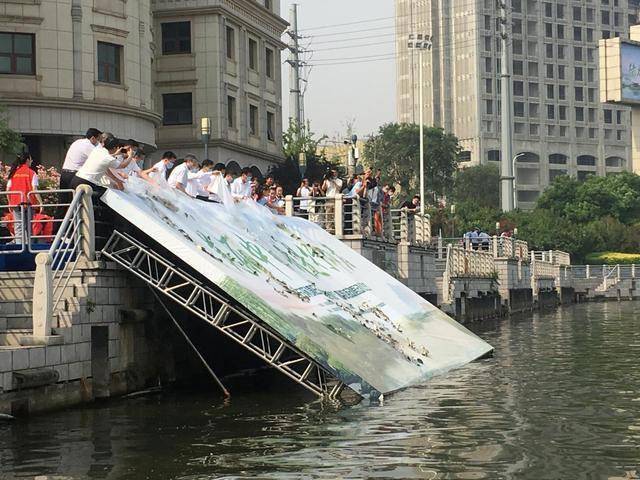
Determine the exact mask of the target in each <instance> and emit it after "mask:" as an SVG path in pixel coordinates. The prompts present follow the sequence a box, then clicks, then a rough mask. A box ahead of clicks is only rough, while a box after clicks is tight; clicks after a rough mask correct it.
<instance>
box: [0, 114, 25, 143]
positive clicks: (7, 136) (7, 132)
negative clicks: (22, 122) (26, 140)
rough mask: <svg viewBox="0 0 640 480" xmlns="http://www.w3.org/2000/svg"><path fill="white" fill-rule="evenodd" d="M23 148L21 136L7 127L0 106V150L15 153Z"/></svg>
mask: <svg viewBox="0 0 640 480" xmlns="http://www.w3.org/2000/svg"><path fill="white" fill-rule="evenodd" d="M23 148H24V144H23V143H22V137H21V136H20V134H19V133H18V132H16V131H15V130H13V129H11V128H10V127H9V120H8V118H7V117H6V115H5V109H4V107H2V106H0V152H3V153H8V154H11V155H15V154H17V153H19V152H20V151H22V149H23Z"/></svg>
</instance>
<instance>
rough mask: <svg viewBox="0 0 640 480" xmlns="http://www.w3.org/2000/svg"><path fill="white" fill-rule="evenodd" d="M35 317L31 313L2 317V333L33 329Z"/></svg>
mask: <svg viewBox="0 0 640 480" xmlns="http://www.w3.org/2000/svg"><path fill="white" fill-rule="evenodd" d="M32 325H33V315H32V314H31V313H13V314H6V315H1V316H0V331H2V330H15V329H20V328H31V327H32Z"/></svg>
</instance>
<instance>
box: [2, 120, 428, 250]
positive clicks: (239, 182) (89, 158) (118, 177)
mask: <svg viewBox="0 0 640 480" xmlns="http://www.w3.org/2000/svg"><path fill="white" fill-rule="evenodd" d="M144 159H145V153H144V150H143V149H142V148H141V146H140V144H139V143H138V142H137V141H135V140H133V139H129V140H121V139H118V138H116V137H115V136H114V135H112V134H110V133H103V132H101V131H100V130H98V129H96V128H89V129H88V130H87V132H86V134H85V136H84V138H80V139H78V140H76V141H74V142H73V143H72V144H71V146H70V147H69V149H68V151H67V153H66V156H65V159H64V163H63V166H62V171H61V173H60V189H61V190H75V189H76V187H78V186H79V185H89V186H91V188H92V189H93V190H94V191H95V192H97V193H103V192H104V191H105V190H106V189H107V188H112V189H116V190H122V189H124V186H125V183H126V182H127V181H128V180H129V179H130V178H131V177H138V178H140V179H142V180H145V181H148V182H152V183H156V184H160V183H162V184H164V182H166V183H167V184H168V185H169V187H171V188H173V189H175V190H178V191H180V192H183V193H184V194H186V195H189V196H190V197H193V198H194V199H197V200H201V201H205V202H222V201H223V199H222V198H221V194H224V195H225V196H226V192H228V193H229V195H230V198H232V199H233V200H235V201H237V202H239V201H243V200H249V199H251V200H254V201H256V202H257V203H258V204H260V205H263V206H265V207H267V208H269V209H270V210H271V211H272V212H273V213H276V214H284V213H285V191H284V188H283V187H282V185H279V184H278V183H277V182H276V179H275V178H274V177H273V176H272V175H267V176H266V177H265V178H264V179H263V180H262V181H259V180H258V179H257V178H255V177H254V176H253V175H252V170H251V169H249V168H244V169H242V170H241V171H240V172H239V174H238V175H237V176H236V177H234V175H233V174H232V172H228V171H226V168H225V165H224V164H222V163H214V162H212V161H211V160H208V159H205V160H203V161H202V162H201V161H199V160H198V158H197V157H196V156H195V155H192V154H188V155H186V156H185V157H184V158H183V159H182V160H181V161H180V162H178V157H177V155H176V154H175V153H173V152H171V151H167V152H164V154H163V155H162V158H161V159H160V160H159V161H157V162H156V163H155V164H153V166H151V167H150V168H144ZM32 162H33V159H32V158H31V156H30V155H29V154H28V153H23V154H21V155H20V156H18V158H17V160H16V161H15V163H14V165H13V166H12V168H11V171H10V174H9V184H8V187H7V190H10V191H14V192H22V193H23V194H24V199H23V200H20V198H22V197H21V195H19V194H17V195H9V204H10V205H9V206H10V207H11V208H13V209H14V213H13V215H14V223H15V225H16V228H17V229H19V232H18V234H17V235H16V237H20V238H23V234H22V229H23V226H22V225H23V224H24V222H23V221H22V219H21V218H20V212H21V209H20V208H17V207H18V206H19V205H20V204H21V202H26V203H28V204H31V205H32V206H36V205H39V204H41V203H42V202H41V199H39V198H38V197H34V196H33V195H29V192H32V191H34V190H37V189H38V176H37V174H36V173H35V171H34V170H33V169H32V168H31V164H32ZM381 177H382V172H381V170H377V171H376V172H375V173H374V172H373V171H372V170H371V169H367V170H365V171H363V172H361V173H358V174H354V175H352V176H350V177H349V178H348V179H347V180H346V181H343V179H341V178H340V176H339V174H338V171H337V170H335V169H331V170H329V171H328V172H327V173H326V174H325V175H324V177H323V178H322V179H321V181H316V182H311V181H310V180H309V179H308V178H304V179H302V182H301V183H300V186H299V188H298V189H297V190H296V191H295V192H288V193H290V194H292V195H293V196H294V197H297V198H296V201H295V212H296V215H298V216H301V217H305V218H308V219H309V218H310V215H312V214H313V213H314V210H315V209H316V206H317V205H318V202H315V201H314V200H313V199H314V198H318V197H325V198H331V197H335V196H338V195H340V194H342V195H344V197H345V205H346V208H351V209H353V208H355V205H356V203H359V202H356V201H355V199H366V200H367V202H363V203H367V204H368V206H369V207H370V211H371V214H372V217H373V224H374V228H375V230H376V231H377V232H381V230H382V217H383V215H384V214H386V213H387V212H388V211H389V209H390V208H391V202H392V201H393V199H394V197H395V195H396V189H395V187H394V186H393V185H390V184H385V183H383V182H382V178H381ZM221 185H222V186H223V187H224V189H225V190H221V189H220V188H221ZM18 197H20V198H18ZM70 200H71V194H67V195H66V196H65V195H61V202H60V203H69V202H70ZM419 207H420V197H419V196H417V195H416V196H415V197H413V198H411V199H409V200H407V201H406V202H405V203H404V204H402V206H401V208H406V209H408V210H410V211H416V210H417V209H418V208H419ZM322 208H323V210H324V213H325V214H327V216H330V215H331V214H332V213H333V209H334V208H335V206H334V204H333V203H332V202H322Z"/></svg>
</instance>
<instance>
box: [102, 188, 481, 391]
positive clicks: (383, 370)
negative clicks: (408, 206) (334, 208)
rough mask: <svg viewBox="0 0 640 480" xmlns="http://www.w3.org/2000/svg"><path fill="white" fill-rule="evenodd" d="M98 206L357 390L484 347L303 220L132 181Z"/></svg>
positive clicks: (423, 375)
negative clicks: (191, 270) (126, 223)
mask: <svg viewBox="0 0 640 480" xmlns="http://www.w3.org/2000/svg"><path fill="white" fill-rule="evenodd" d="M103 201H104V202H105V203H106V204H107V205H108V206H109V207H110V208H112V209H113V210H115V211H116V212H118V213H119V214H120V215H121V216H122V217H124V218H125V219H127V220H128V221H129V222H131V223H132V224H134V225H135V226H137V227H138V228H139V229H141V230H142V231H144V232H145V233H146V234H147V235H149V236H150V237H151V238H153V239H155V240H156V241H157V242H159V243H160V244H162V245H163V246H164V247H165V248H167V249H169V250H170V251H171V252H172V253H173V254H175V255H176V256H177V257H179V258H180V259H181V260H182V261H184V262H185V263H186V264H188V265H190V266H191V267H192V268H194V269H195V270H197V271H198V272H200V274H202V275H203V276H205V277H206V278H208V279H209V280H210V281H211V282H213V283H214V284H215V285H217V286H218V287H220V288H221V289H222V290H223V291H225V292H226V293H227V294H228V295H229V296H230V297H233V298H234V299H235V300H236V301H238V302H239V303H240V304H242V305H244V306H245V307H246V308H247V309H248V310H249V311H250V312H252V313H253V314H254V315H255V316H256V317H257V318H259V319H261V320H262V321H264V322H265V323H267V324H268V325H269V326H270V327H272V328H273V329H274V330H275V331H277V332H278V333H279V334H280V335H282V336H283V337H284V338H286V339H287V340H288V341H290V342H291V343H293V344H295V345H296V346H297V347H298V348H299V349H300V350H301V351H303V352H305V353H306V354H307V355H309V356H311V357H312V358H313V359H315V360H316V361H317V362H319V363H320V364H322V365H323V366H324V367H326V368H327V369H328V370H330V371H331V372H332V373H333V374H334V375H336V376H337V377H338V378H339V379H340V380H342V381H343V382H345V383H346V384H348V385H350V386H351V387H352V388H354V389H355V390H356V391H367V390H369V389H371V388H374V389H375V390H377V391H379V392H381V393H388V392H392V391H395V390H398V389H401V388H404V387H407V386H410V385H413V384H416V383H421V382H424V381H425V380H426V379H428V378H429V377H431V376H433V375H435V374H438V373H441V372H445V371H447V370H449V369H452V368H455V367H459V366H461V365H464V364H465V363H467V362H470V361H472V360H474V359H477V358H479V357H481V356H483V355H485V354H486V353H488V352H490V351H491V350H492V348H491V346H490V345H489V344H487V343H486V342H484V341H483V340H481V339H480V338H479V337H477V336H476V335H474V334H473V333H471V332H470V331H468V330H467V329H466V328H464V327H463V326H461V325H460V324H458V323H457V322H455V321H454V320H452V319H450V318H449V317H448V316H446V315H445V314H444V313H443V312H441V311H440V310H438V309H437V308H436V307H434V306H433V305H431V304H429V303H428V302H426V301H425V300H424V299H422V298H421V297H420V296H418V295H417V294H416V293H414V292H413V291H412V290H410V289H409V288H407V287H406V286H404V285H403V284H402V283H400V282H399V281H398V280H397V279H396V278H394V277H392V276H390V275H388V274H387V273H385V272H384V271H382V270H381V269H379V268H377V267H376V266H375V265H373V264H372V263H370V262H369V261H367V260H366V259H365V258H364V257H362V256H361V255H359V254H357V253H356V252H354V251H353V250H351V249H350V248H349V247H348V246H346V245H344V244H343V243H342V242H341V241H340V240H338V239H336V238H335V237H334V236H332V235H330V234H329V233H327V232H325V231H324V230H322V229H321V228H320V227H318V226H317V225H315V224H314V223H311V222H309V221H306V220H304V219H300V218H290V217H284V216H278V215H273V214H272V213H271V212H270V211H269V210H268V209H267V208H265V207H262V206H260V205H258V204H256V203H255V202H252V201H246V202H242V203H238V204H233V202H231V204H226V205H225V204H214V203H206V202H201V201H197V200H194V199H191V198H189V197H187V196H186V195H184V194H182V193H180V192H176V191H174V190H171V189H169V188H168V187H156V186H153V185H150V184H147V183H146V182H142V181H140V180H137V179H131V180H130V182H129V185H128V186H127V190H126V191H124V192H119V191H113V190H109V191H107V192H106V193H105V195H104V196H103Z"/></svg>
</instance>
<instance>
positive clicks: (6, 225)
mask: <svg viewBox="0 0 640 480" xmlns="http://www.w3.org/2000/svg"><path fill="white" fill-rule="evenodd" d="M73 194H74V191H73V190H33V191H31V192H29V195H28V197H29V198H28V199H26V198H25V195H24V193H23V192H0V226H1V227H3V228H2V230H1V231H0V243H1V244H4V245H11V246H12V247H13V246H15V247H17V248H6V247H5V248H4V249H1V250H0V255H3V254H16V253H24V252H25V251H29V252H30V253H38V252H42V251H43V248H42V246H43V245H47V244H51V243H52V242H53V240H54V238H55V232H56V231H57V230H58V229H59V228H60V225H61V224H62V222H63V221H64V216H65V214H66V212H67V210H68V208H69V206H70V205H71V203H70V201H67V202H65V201H64V200H62V199H65V198H69V199H71V198H73ZM9 195H19V196H20V199H21V201H20V205H19V206H16V207H11V206H9V205H8V201H7V200H8V196H9ZM36 195H38V196H39V197H40V198H41V199H42V202H41V203H38V202H35V201H33V197H35V196H36ZM5 199H7V200H5ZM27 200H29V201H27ZM16 210H18V211H19V218H16V215H15V213H16ZM18 230H20V233H18Z"/></svg>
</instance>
